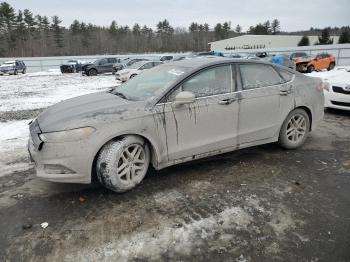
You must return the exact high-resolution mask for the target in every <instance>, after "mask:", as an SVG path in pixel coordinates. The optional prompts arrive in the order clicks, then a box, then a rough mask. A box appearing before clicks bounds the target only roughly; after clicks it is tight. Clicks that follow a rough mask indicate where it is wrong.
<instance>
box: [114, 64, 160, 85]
mask: <svg viewBox="0 0 350 262" xmlns="http://www.w3.org/2000/svg"><path fill="white" fill-rule="evenodd" d="M161 64H163V62H160V61H139V62H136V63H134V64H132V65H131V66H129V67H128V68H125V69H123V70H120V71H118V72H117V73H116V75H115V76H116V79H117V80H119V81H122V82H125V81H128V80H129V79H131V78H133V77H135V76H137V75H138V74H140V73H141V72H142V71H143V70H147V69H151V68H153V67H155V66H158V65H161Z"/></svg>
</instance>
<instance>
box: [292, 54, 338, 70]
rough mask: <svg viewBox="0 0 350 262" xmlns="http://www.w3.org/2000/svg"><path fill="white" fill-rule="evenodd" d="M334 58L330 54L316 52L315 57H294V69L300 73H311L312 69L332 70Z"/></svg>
mask: <svg viewBox="0 0 350 262" xmlns="http://www.w3.org/2000/svg"><path fill="white" fill-rule="evenodd" d="M335 62H336V59H335V57H334V56H332V55H330V54H326V53H324V54H318V55H316V56H315V57H312V56H304V57H299V58H297V59H295V64H296V69H297V71H299V72H301V73H306V72H307V73H312V72H313V71H321V70H324V69H327V70H328V71H330V70H333V69H334V67H335Z"/></svg>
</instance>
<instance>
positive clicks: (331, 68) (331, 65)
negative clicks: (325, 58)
mask: <svg viewBox="0 0 350 262" xmlns="http://www.w3.org/2000/svg"><path fill="white" fill-rule="evenodd" d="M334 67H335V63H334V62H331V63H330V64H329V66H328V68H327V70H328V71H331V70H333V69H334Z"/></svg>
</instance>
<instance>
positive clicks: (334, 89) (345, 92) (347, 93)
mask: <svg viewBox="0 0 350 262" xmlns="http://www.w3.org/2000/svg"><path fill="white" fill-rule="evenodd" d="M332 88H333V92H335V93H341V94H345V95H350V90H349V91H348V90H344V89H343V88H342V87H340V86H333V87H332Z"/></svg>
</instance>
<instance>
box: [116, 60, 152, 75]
mask: <svg viewBox="0 0 350 262" xmlns="http://www.w3.org/2000/svg"><path fill="white" fill-rule="evenodd" d="M148 60H149V59H147V58H132V59H130V58H126V59H124V60H122V61H120V62H118V63H115V64H114V65H113V74H115V73H116V72H118V71H119V70H122V69H124V68H127V67H129V66H131V65H133V64H135V63H136V62H140V61H148Z"/></svg>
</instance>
